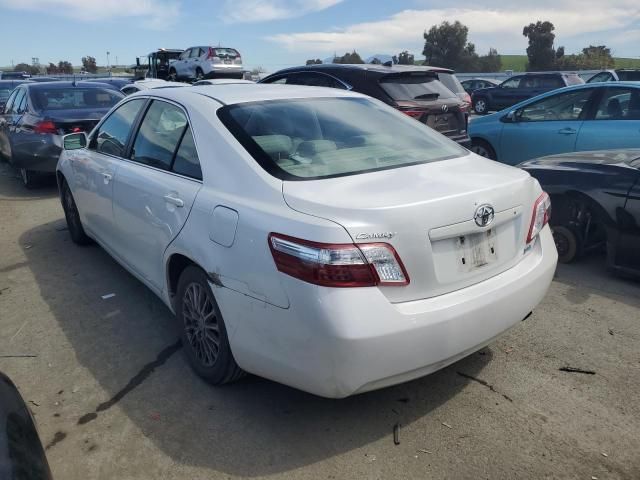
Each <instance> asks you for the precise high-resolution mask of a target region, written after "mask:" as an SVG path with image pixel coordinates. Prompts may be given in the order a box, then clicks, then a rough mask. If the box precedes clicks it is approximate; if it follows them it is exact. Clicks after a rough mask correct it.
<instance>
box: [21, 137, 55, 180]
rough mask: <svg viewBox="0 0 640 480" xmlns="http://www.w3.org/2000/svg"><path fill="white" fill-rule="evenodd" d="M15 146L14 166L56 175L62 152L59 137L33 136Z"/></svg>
mask: <svg viewBox="0 0 640 480" xmlns="http://www.w3.org/2000/svg"><path fill="white" fill-rule="evenodd" d="M29 137H30V138H28V139H21V141H20V143H19V144H14V145H13V151H12V161H11V163H12V165H13V166H14V167H16V168H25V169H27V170H32V171H35V172H41V173H55V171H56V165H57V163H58V158H59V157H60V152H61V151H62V140H61V137H60V136H59V135H49V134H46V135H39V134H33V135H30V136H29Z"/></svg>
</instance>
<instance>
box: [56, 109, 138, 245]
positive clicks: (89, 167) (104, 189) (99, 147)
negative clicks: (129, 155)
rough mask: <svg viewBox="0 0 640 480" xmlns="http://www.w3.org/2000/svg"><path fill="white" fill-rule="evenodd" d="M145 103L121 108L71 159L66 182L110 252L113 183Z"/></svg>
mask: <svg viewBox="0 0 640 480" xmlns="http://www.w3.org/2000/svg"><path fill="white" fill-rule="evenodd" d="M145 103H146V99H142V98H136V99H132V100H130V101H128V102H126V103H123V104H122V105H120V106H119V107H118V108H117V109H116V110H114V111H113V112H112V113H111V114H110V115H109V116H108V117H107V118H106V119H105V120H104V121H103V122H102V123H101V124H100V125H99V126H98V128H97V130H95V131H94V132H93V133H92V135H91V138H90V139H89V145H88V148H86V149H78V150H72V151H70V152H69V153H67V155H69V163H70V165H71V171H72V176H71V178H67V181H68V182H69V183H70V185H71V190H72V192H73V195H74V197H75V200H76V204H77V205H78V211H79V212H80V216H81V218H82V222H83V224H84V225H85V226H86V228H87V229H88V230H89V231H90V233H91V234H92V235H93V236H95V237H97V240H99V241H100V242H101V243H103V244H104V245H105V246H106V247H107V248H111V249H112V248H113V244H114V240H115V235H114V234H115V231H114V228H113V208H112V199H113V182H114V179H115V176H116V171H117V169H118V165H119V164H120V163H121V162H122V158H123V157H124V156H125V153H126V147H127V142H128V140H129V137H130V135H131V130H132V127H133V125H134V123H135V121H136V118H137V117H138V115H139V114H140V112H141V110H142V108H143V106H144V105H145Z"/></svg>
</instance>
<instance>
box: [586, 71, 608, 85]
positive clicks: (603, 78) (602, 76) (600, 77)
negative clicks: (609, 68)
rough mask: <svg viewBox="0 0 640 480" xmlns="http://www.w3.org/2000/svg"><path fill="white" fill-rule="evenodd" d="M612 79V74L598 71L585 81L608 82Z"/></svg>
mask: <svg viewBox="0 0 640 480" xmlns="http://www.w3.org/2000/svg"><path fill="white" fill-rule="evenodd" d="M612 79H613V75H611V73H609V72H600V73H598V74H596V75H594V76H593V77H591V78H590V79H589V81H588V82H587V83H599V82H608V81H609V80H612Z"/></svg>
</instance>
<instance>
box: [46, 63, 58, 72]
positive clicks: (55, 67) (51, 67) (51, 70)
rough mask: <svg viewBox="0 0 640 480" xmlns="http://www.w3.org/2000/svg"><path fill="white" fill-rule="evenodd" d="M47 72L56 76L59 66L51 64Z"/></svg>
mask: <svg viewBox="0 0 640 480" xmlns="http://www.w3.org/2000/svg"><path fill="white" fill-rule="evenodd" d="M46 71H47V73H48V74H49V75H55V74H57V73H58V66H57V65H56V64H55V63H51V62H49V65H48V66H47V68H46Z"/></svg>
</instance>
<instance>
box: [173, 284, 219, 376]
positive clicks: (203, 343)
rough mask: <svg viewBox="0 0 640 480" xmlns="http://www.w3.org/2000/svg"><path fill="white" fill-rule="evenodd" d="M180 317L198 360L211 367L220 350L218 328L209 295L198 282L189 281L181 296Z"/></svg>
mask: <svg viewBox="0 0 640 480" xmlns="http://www.w3.org/2000/svg"><path fill="white" fill-rule="evenodd" d="M182 305H183V307H182V317H183V321H184V329H185V334H186V337H187V341H188V343H189V346H190V347H191V349H192V350H193V353H194V354H195V356H196V358H197V359H198V361H199V362H200V363H201V364H202V365H203V366H205V367H211V366H213V365H214V364H215V363H216V360H217V359H218V353H219V351H220V328H219V325H218V319H217V316H216V309H215V306H214V304H213V301H212V299H211V296H210V295H209V293H208V292H207V291H206V289H205V288H204V287H203V286H202V285H200V284H199V283H196V282H193V283H190V284H189V285H188V286H187V288H186V289H185V291H184V296H183V298H182Z"/></svg>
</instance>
